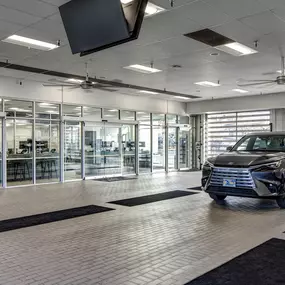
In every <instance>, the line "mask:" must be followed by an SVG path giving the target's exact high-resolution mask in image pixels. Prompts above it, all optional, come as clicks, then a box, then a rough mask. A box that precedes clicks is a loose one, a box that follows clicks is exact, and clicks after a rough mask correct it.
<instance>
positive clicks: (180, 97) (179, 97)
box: [174, 96, 190, 100]
mask: <svg viewBox="0 0 285 285" xmlns="http://www.w3.org/2000/svg"><path fill="white" fill-rule="evenodd" d="M174 98H177V99H183V100H189V99H190V98H188V97H183V96H174Z"/></svg>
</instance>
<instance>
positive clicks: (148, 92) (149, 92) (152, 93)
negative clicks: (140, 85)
mask: <svg viewBox="0 0 285 285" xmlns="http://www.w3.org/2000/svg"><path fill="white" fill-rule="evenodd" d="M139 92H140V93H144V94H151V95H157V94H159V93H157V92H153V91H148V90H141V91H139Z"/></svg>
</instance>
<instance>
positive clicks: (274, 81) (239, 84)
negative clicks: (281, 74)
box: [237, 80, 277, 87]
mask: <svg viewBox="0 0 285 285" xmlns="http://www.w3.org/2000/svg"><path fill="white" fill-rule="evenodd" d="M276 82H277V81H276V80H268V81H256V82H252V83H237V85H238V86H240V87H247V86H259V85H266V84H269V83H276Z"/></svg>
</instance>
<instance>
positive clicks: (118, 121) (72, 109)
mask: <svg viewBox="0 0 285 285" xmlns="http://www.w3.org/2000/svg"><path fill="white" fill-rule="evenodd" d="M179 123H180V125H179ZM181 123H182V124H184V123H186V124H187V123H189V117H188V116H185V117H183V116H182V117H180V116H177V115H170V114H167V115H166V114H153V113H148V112H140V111H138V112H135V111H130V110H117V109H104V108H98V107H90V106H88V107H87V106H78V105H66V104H56V103H47V102H36V101H33V102H31V101H21V100H12V99H5V100H1V104H0V126H1V127H2V132H1V133H0V143H1V145H2V151H1V155H0V183H2V186H3V187H4V188H6V187H15V186H26V185H33V184H43V183H56V182H65V181H74V180H82V179H93V178H94V179H96V178H99V177H109V176H121V175H138V174H144V173H151V172H156V171H163V172H165V171H173V170H179V169H185V168H186V169H188V168H189V169H190V168H191V167H192V165H191V159H192V158H191V150H190V149H191V143H190V138H191V130H189V128H184V129H183V128H181V126H183V125H182V124H181Z"/></svg>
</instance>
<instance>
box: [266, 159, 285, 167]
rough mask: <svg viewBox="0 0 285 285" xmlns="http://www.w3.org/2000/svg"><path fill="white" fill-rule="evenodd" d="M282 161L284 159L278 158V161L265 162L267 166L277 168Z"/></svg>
mask: <svg viewBox="0 0 285 285" xmlns="http://www.w3.org/2000/svg"><path fill="white" fill-rule="evenodd" d="M281 163H282V160H278V161H275V162H271V163H268V164H265V166H267V167H269V168H273V169H275V168H278V167H280V165H281Z"/></svg>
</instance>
